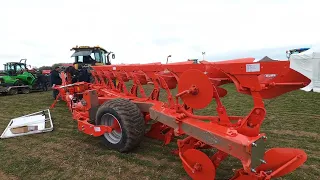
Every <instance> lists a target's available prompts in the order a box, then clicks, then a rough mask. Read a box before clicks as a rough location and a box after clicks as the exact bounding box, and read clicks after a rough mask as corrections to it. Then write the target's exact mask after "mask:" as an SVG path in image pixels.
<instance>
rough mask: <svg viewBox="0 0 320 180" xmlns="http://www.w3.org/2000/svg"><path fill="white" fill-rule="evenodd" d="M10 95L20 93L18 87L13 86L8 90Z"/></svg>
mask: <svg viewBox="0 0 320 180" xmlns="http://www.w3.org/2000/svg"><path fill="white" fill-rule="evenodd" d="M8 94H9V95H17V94H18V89H16V88H11V89H10V90H9V92H8Z"/></svg>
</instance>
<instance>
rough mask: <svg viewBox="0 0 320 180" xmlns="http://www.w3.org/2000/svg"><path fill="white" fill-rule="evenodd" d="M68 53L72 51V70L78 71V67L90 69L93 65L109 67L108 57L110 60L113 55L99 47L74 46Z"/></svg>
mask: <svg viewBox="0 0 320 180" xmlns="http://www.w3.org/2000/svg"><path fill="white" fill-rule="evenodd" d="M70 51H74V53H73V54H72V56H71V57H73V58H74V63H73V64H74V68H75V69H78V67H79V65H81V66H83V67H90V66H95V65H111V60H110V58H109V55H112V59H114V58H115V54H114V53H113V52H111V51H106V50H105V49H103V48H101V47H99V46H93V47H91V46H76V47H74V48H72V49H70Z"/></svg>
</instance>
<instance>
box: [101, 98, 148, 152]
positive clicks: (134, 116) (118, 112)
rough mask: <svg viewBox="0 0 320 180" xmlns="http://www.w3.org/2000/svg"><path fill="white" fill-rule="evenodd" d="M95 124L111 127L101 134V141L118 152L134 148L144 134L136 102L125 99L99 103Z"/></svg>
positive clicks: (140, 114) (141, 118) (142, 119)
mask: <svg viewBox="0 0 320 180" xmlns="http://www.w3.org/2000/svg"><path fill="white" fill-rule="evenodd" d="M96 124H97V125H107V126H111V127H113V131H112V132H110V133H105V134H104V135H102V140H103V143H104V144H105V145H106V146H107V147H109V148H111V149H115V150H117V151H119V152H128V151H130V150H132V149H134V148H136V147H137V146H138V145H139V144H140V142H141V141H142V139H143V137H144V134H145V128H146V126H145V122H144V118H143V115H142V113H141V111H140V109H139V108H138V106H137V105H136V104H134V103H133V102H131V101H129V100H126V99H113V100H109V101H107V102H105V103H104V104H103V105H101V106H100V107H99V109H98V111H97V114H96Z"/></svg>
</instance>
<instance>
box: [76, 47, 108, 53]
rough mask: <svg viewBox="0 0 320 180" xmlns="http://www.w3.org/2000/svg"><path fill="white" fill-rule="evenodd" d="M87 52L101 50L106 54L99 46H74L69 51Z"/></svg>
mask: <svg viewBox="0 0 320 180" xmlns="http://www.w3.org/2000/svg"><path fill="white" fill-rule="evenodd" d="M88 50H91V51H92V50H101V51H103V52H104V53H107V52H108V51H107V50H105V49H104V48H102V47H100V46H76V47H73V48H71V49H70V51H88Z"/></svg>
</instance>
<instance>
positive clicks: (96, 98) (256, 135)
mask: <svg viewBox="0 0 320 180" xmlns="http://www.w3.org/2000/svg"><path fill="white" fill-rule="evenodd" d="M253 60H254V59H253V58H244V59H236V60H231V61H221V62H215V63H213V62H207V61H202V62H200V63H199V64H194V63H193V62H190V61H188V62H181V63H171V64H161V63H152V64H139V65H136V64H135V65H108V66H94V67H93V69H94V70H93V71H92V74H93V76H94V78H95V83H93V84H89V83H84V82H78V83H75V84H70V78H68V77H69V76H68V74H67V76H66V77H67V78H66V81H65V84H64V85H62V86H59V87H56V88H57V89H58V90H59V92H60V93H59V96H60V97H61V98H62V99H63V100H64V101H66V102H67V104H68V107H69V109H70V110H71V111H72V113H73V118H74V119H75V120H76V121H77V122H78V129H79V130H80V131H82V132H84V133H86V134H90V135H92V136H101V137H102V139H103V142H104V143H105V144H106V145H107V146H108V147H110V148H113V149H116V150H118V151H120V152H128V151H130V150H132V149H133V148H135V147H136V146H138V145H139V143H140V142H141V141H142V138H143V137H144V136H148V137H151V138H155V139H159V140H162V141H164V144H168V143H170V142H171V140H172V139H173V137H175V136H179V137H180V136H183V135H184V136H185V137H186V138H184V139H182V138H181V139H179V140H178V142H177V144H178V150H176V151H174V152H175V154H177V155H179V157H180V158H181V161H182V164H183V167H184V169H185V170H186V172H187V173H188V175H189V176H190V177H192V178H193V179H201V180H204V179H214V178H215V175H216V169H217V168H218V166H219V164H220V163H221V162H222V161H223V160H224V159H225V158H226V157H228V156H229V155H231V156H233V157H235V158H237V159H239V160H240V161H241V163H242V168H241V169H239V170H237V171H236V173H235V175H234V176H233V177H232V178H231V179H233V180H235V179H237V180H242V179H248V180H251V179H252V180H255V179H257V180H258V179H271V178H276V177H280V176H284V175H286V174H288V173H290V172H292V171H294V170H295V169H296V168H298V167H299V166H301V165H302V164H303V163H304V162H305V161H306V159H307V156H306V154H305V152H304V151H302V150H299V149H292V148H273V149H269V150H267V149H265V143H266V141H267V137H266V135H265V134H264V133H261V132H260V127H261V125H262V123H263V120H264V118H265V116H266V109H265V107H264V103H263V99H271V98H275V97H278V96H280V95H282V94H284V93H287V92H290V91H293V90H298V89H300V88H302V87H304V86H306V85H308V84H309V83H310V80H309V79H308V78H306V77H305V76H303V75H301V74H300V73H298V72H296V71H294V70H292V69H290V67H289V63H290V62H289V61H270V62H253ZM115 80H117V83H114V82H115ZM227 83H233V84H234V85H235V87H236V89H237V91H238V92H239V93H242V94H247V95H251V97H252V98H253V102H254V107H253V108H252V110H251V111H250V113H249V114H248V115H246V116H230V115H229V114H228V113H227V110H226V108H225V107H224V106H223V104H222V102H221V98H222V97H224V96H226V95H227V91H226V90H225V89H223V88H222V87H220V86H221V85H224V84H227ZM150 84H151V85H153V88H152V91H151V92H150V93H147V92H146V88H145V86H146V85H150ZM128 85H131V88H128ZM172 89H177V93H175V94H174V93H172V91H171V90H172ZM161 90H164V91H165V92H166V94H167V101H166V102H163V101H160V100H159V94H160V91H161ZM213 99H214V100H215V103H216V111H217V116H201V115H195V114H194V110H196V109H202V108H205V107H207V106H208V105H209V104H210V103H211V102H212V100H213ZM53 106H54V105H53ZM53 106H52V107H53ZM153 121H155V123H153V124H152V125H151V128H150V130H148V131H147V130H146V125H147V124H150V123H152V122H153ZM201 149H215V150H216V152H215V153H214V154H213V155H211V156H210V157H209V156H208V155H207V154H205V153H204V152H202V151H200V150H201Z"/></svg>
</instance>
